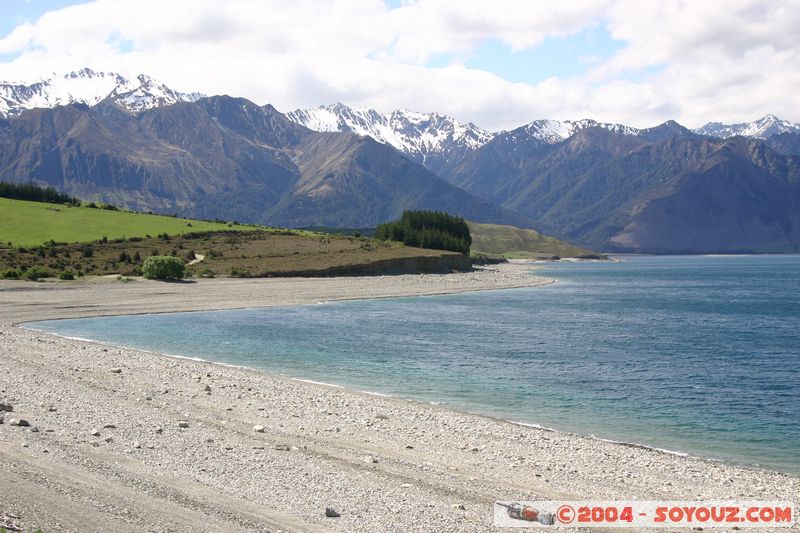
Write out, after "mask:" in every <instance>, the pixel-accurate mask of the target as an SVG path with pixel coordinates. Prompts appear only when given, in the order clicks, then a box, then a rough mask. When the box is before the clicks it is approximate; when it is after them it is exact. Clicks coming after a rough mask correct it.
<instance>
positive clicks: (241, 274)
mask: <svg viewBox="0 0 800 533" xmlns="http://www.w3.org/2000/svg"><path fill="white" fill-rule="evenodd" d="M231 277H232V278H252V277H253V274H251V273H250V271H249V270H244V269H239V268H236V267H232V268H231Z"/></svg>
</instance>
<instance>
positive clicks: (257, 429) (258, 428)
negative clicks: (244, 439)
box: [253, 426, 264, 433]
mask: <svg viewBox="0 0 800 533" xmlns="http://www.w3.org/2000/svg"><path fill="white" fill-rule="evenodd" d="M253 431H255V432H256V433H264V426H253Z"/></svg>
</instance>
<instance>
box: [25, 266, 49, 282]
mask: <svg viewBox="0 0 800 533" xmlns="http://www.w3.org/2000/svg"><path fill="white" fill-rule="evenodd" d="M22 277H24V278H25V279H29V280H31V281H36V280H38V279H40V278H49V277H50V271H49V270H47V269H46V268H44V267H40V266H32V267H31V268H29V269H28V270H26V271H25V273H24V274H23V275H22Z"/></svg>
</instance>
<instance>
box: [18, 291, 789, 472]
mask: <svg viewBox="0 0 800 533" xmlns="http://www.w3.org/2000/svg"><path fill="white" fill-rule="evenodd" d="M448 294H452V293H448ZM429 296H438V295H429ZM339 301H346V300H339ZM245 309H257V308H245ZM183 312H189V313H202V312H205V311H183ZM57 320H69V319H55V321H57ZM26 324H29V323H23V324H15V325H14V327H17V328H21V329H24V330H27V331H31V332H35V333H40V334H43V335H49V336H53V337H58V338H60V339H65V340H72V341H78V342H84V343H90V344H94V345H98V346H103V347H106V348H117V349H123V350H132V351H136V352H141V353H144V354H150V355H154V356H156V357H166V358H169V359H176V360H186V361H193V362H197V363H203V364H207V365H212V366H221V367H225V368H231V369H240V370H246V371H248V372H261V373H263V374H264V375H266V376H268V377H270V378H272V379H281V380H290V381H295V382H298V383H308V384H311V385H316V386H321V387H329V388H332V389H339V390H343V391H347V392H351V393H354V394H366V395H368V396H376V397H380V398H393V399H396V400H399V401H404V402H410V403H414V404H419V405H420V406H430V407H434V408H437V409H445V410H448V411H451V412H453V413H459V414H466V415H472V416H480V417H486V418H489V419H492V420H495V421H497V422H501V423H508V424H514V425H517V426H522V427H527V428H532V429H536V430H539V431H550V432H554V433H562V434H566V435H571V436H573V437H577V438H583V439H591V440H596V441H598V442H605V443H608V444H613V445H617V446H626V447H630V448H640V449H643V450H648V451H651V452H658V453H663V454H666V455H671V456H676V457H685V458H691V459H694V460H697V461H703V462H709V463H720V464H724V465H728V466H733V467H737V468H741V469H745V470H753V471H755V472H764V473H777V474H782V475H787V476H798V477H800V474H797V473H792V472H784V471H781V470H777V469H774V468H769V467H766V466H760V465H757V464H749V463H737V462H735V461H729V460H725V459H718V458H715V457H706V456H703V455H696V454H693V453H691V452H686V451H681V450H671V449H667V448H661V447H659V446H654V445H649V444H644V443H641V442H635V441H625V440H616V439H614V438H607V437H601V436H598V435H595V434H594V433H581V432H579V431H570V430H566V429H561V428H557V427H550V426H543V425H541V424H538V423H535V422H523V421H520V420H514V419H511V418H504V417H503V416H499V415H493V414H490V413H484V412H480V411H477V410H470V409H469V408H466V407H452V406H451V405H450V404H448V403H447V402H436V401H427V400H421V399H416V398H412V397H407V396H403V395H398V394H388V393H383V392H377V391H371V390H366V389H359V388H356V387H354V386H350V385H343V384H339V383H333V382H326V381H318V380H314V379H310V378H304V377H299V376H293V375H289V374H284V373H280V372H273V371H271V370H268V369H263V368H257V367H252V366H247V365H239V364H234V363H224V362H222V361H214V360H211V359H204V358H202V357H190V356H186V355H179V354H173V353H167V352H159V351H155V350H145V349H142V348H136V347H133V346H125V345H121V344H113V343H109V342H104V341H99V340H94V339H88V338H83V337H71V336H69V335H61V334H59V333H53V332H50V331H46V330H42V329H36V328H31V327H27V326H26Z"/></svg>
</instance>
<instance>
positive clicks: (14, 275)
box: [0, 268, 21, 279]
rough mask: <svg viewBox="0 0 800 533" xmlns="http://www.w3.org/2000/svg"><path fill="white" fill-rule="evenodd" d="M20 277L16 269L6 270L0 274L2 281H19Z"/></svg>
mask: <svg viewBox="0 0 800 533" xmlns="http://www.w3.org/2000/svg"><path fill="white" fill-rule="evenodd" d="M20 276H21V274H20V272H19V270H17V269H16V268H9V269H8V270H4V271H2V272H0V278H2V279H19V278H20Z"/></svg>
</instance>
